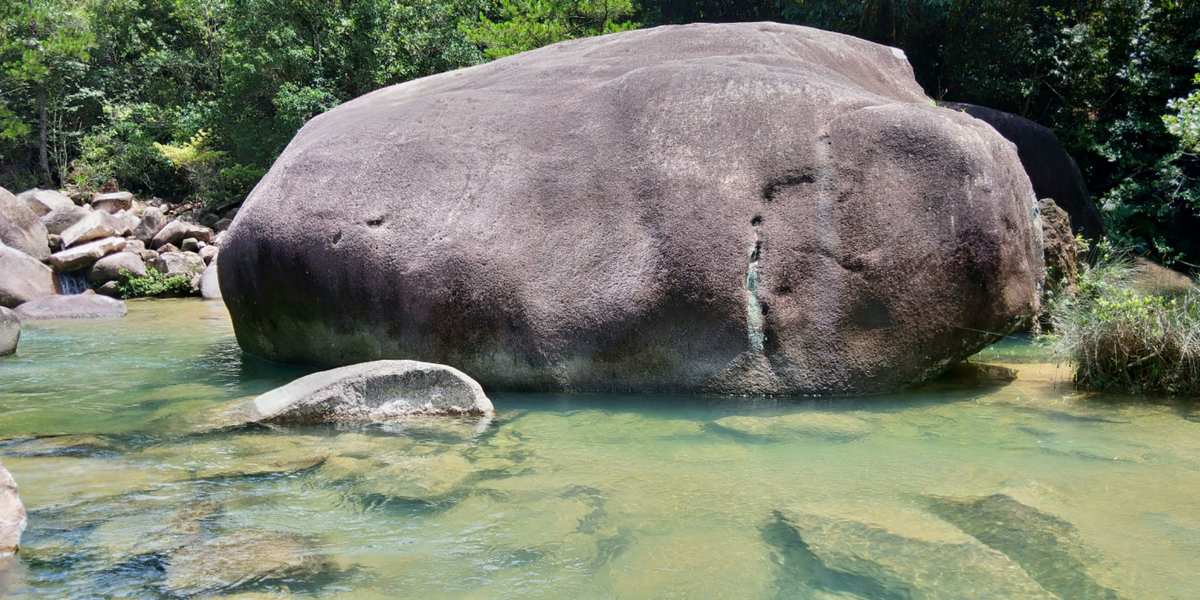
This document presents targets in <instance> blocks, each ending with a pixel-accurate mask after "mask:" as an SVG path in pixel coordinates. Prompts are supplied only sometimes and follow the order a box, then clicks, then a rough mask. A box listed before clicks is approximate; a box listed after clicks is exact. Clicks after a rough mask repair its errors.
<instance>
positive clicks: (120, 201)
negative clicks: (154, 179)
mask: <svg viewBox="0 0 1200 600" xmlns="http://www.w3.org/2000/svg"><path fill="white" fill-rule="evenodd" d="M132 207H133V194H131V193H129V192H108V193H105V194H96V195H95V196H92V208H94V209H96V210H102V211H104V212H109V213H115V212H117V211H119V210H128V209H130V208H132Z"/></svg>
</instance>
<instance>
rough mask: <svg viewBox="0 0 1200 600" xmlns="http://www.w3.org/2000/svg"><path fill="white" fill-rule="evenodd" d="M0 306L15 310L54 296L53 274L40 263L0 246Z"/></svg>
mask: <svg viewBox="0 0 1200 600" xmlns="http://www.w3.org/2000/svg"><path fill="white" fill-rule="evenodd" d="M0 274H3V276H2V277H0V306H5V307H8V308H16V307H17V306H19V305H21V304H23V303H25V302H29V301H30V300H33V299H35V298H40V297H42V296H49V295H51V294H53V293H54V271H52V270H50V267H47V266H46V265H44V264H42V261H40V260H38V259H36V258H34V257H32V256H30V255H28V254H25V253H24V252H21V251H20V250H17V249H16V248H9V247H8V246H6V245H4V244H3V243H0Z"/></svg>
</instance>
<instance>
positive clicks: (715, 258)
mask: <svg viewBox="0 0 1200 600" xmlns="http://www.w3.org/2000/svg"><path fill="white" fill-rule="evenodd" d="M401 131H402V133H400V132H401ZM497 148H503V149H504V150H503V152H497V151H496V149H497ZM331 198H337V199H338V200H339V201H338V203H337V206H336V207H332V206H331V204H330V199H331ZM1035 202H1036V199H1035V198H1034V195H1033V189H1032V187H1031V185H1030V183H1029V178H1028V177H1027V176H1026V174H1025V171H1024V169H1023V168H1022V167H1021V163H1020V160H1019V158H1018V156H1017V152H1016V149H1015V148H1014V146H1013V145H1012V144H1011V143H1010V142H1008V141H1007V140H1005V139H1004V138H1003V137H1001V136H1000V135H999V134H997V133H996V131H995V130H994V129H992V127H991V126H989V125H988V124H986V123H984V122H982V121H980V120H978V119H975V118H972V117H971V116H969V115H966V114H963V113H961V112H957V111H953V110H948V109H943V108H938V107H937V106H935V105H934V103H933V101H931V100H930V99H929V98H928V97H926V96H925V95H924V93H923V92H922V90H921V88H920V86H919V85H918V84H917V82H916V81H915V80H914V79H913V75H912V68H911V67H910V66H909V64H908V62H907V61H906V60H905V59H904V58H903V54H902V53H900V52H899V51H898V50H895V49H893V48H888V47H886V46H880V45H877V44H872V43H869V42H866V41H863V40H858V39H855V38H852V37H849V36H845V35H840V34H835V33H829V32H825V31H819V30H815V29H809V28H805V27H796V26H790V25H779V24H772V23H738V24H720V25H710V24H697V25H687V26H671V27H659V28H654V29H645V30H638V31H631V32H623V33H618V34H614V35H608V36H601V37H596V38H589V39H583V40H572V41H569V42H563V43H559V44H555V45H552V46H548V47H546V48H542V49H539V50H534V51H532V52H527V53H524V54H520V55H517V56H513V57H508V58H505V59H502V60H498V61H495V62H492V63H487V64H484V65H480V66H477V67H472V68H469V69H464V70H461V71H456V72H452V73H444V74H441V75H436V76H433V77H428V78H424V79H420V80H416V81H411V82H408V83H403V84H400V85H395V86H391V87H388V88H384V89H382V90H378V91H375V92H372V93H371V94H368V95H366V96H363V97H361V98H358V99H355V100H352V101H350V102H347V103H345V104H343V105H341V106H339V107H337V108H335V109H333V110H331V111H329V112H327V113H325V114H322V115H320V116H317V117H316V118H314V119H312V120H310V121H309V122H308V123H307V124H306V125H305V126H304V127H303V128H302V129H301V131H300V132H299V133H298V134H297V135H296V137H295V139H293V140H292V142H291V144H290V145H289V146H288V147H287V149H286V150H285V151H284V152H283V154H282V155H281V156H280V158H279V159H278V160H277V161H276V163H275V165H274V166H273V167H272V169H271V171H270V172H269V173H268V174H267V175H266V177H265V178H264V179H263V180H262V181H261V182H260V183H259V185H258V186H257V187H256V188H255V190H254V191H253V192H252V193H251V195H250V197H249V198H248V199H247V200H246V202H245V203H244V204H243V205H242V208H241V210H240V212H239V213H238V216H237V218H236V219H235V221H234V225H233V227H232V228H231V229H230V230H229V232H228V234H229V238H228V240H227V242H226V245H227V247H228V248H227V250H228V251H227V252H225V251H223V254H225V256H223V257H222V258H221V260H220V261H219V270H220V286H221V291H222V295H223V299H224V301H225V303H226V305H227V306H228V307H229V310H230V313H231V315H232V317H233V323H234V326H235V329H236V332H237V337H238V340H239V342H240V343H241V345H242V347H243V348H244V349H245V350H247V351H249V352H252V353H255V354H258V355H262V356H266V357H270V358H273V359H276V360H282V361H292V362H305V363H316V364H322V365H334V364H346V363H354V362H362V361H368V360H373V359H377V358H387V357H395V358H401V357H402V358H411V359H417V360H422V361H428V362H436V363H444V364H452V365H455V366H456V367H458V368H460V369H462V370H463V371H466V372H468V373H471V374H472V375H473V376H475V377H476V378H477V379H478V380H479V381H480V382H481V383H482V384H484V385H485V386H491V387H493V388H519V389H578V390H663V389H672V390H684V391H713V392H721V393H734V394H803V393H861V392H880V391H885V390H893V389H896V388H899V387H902V386H905V385H908V384H911V383H914V382H917V381H921V380H924V379H926V378H929V377H931V376H933V375H936V374H937V373H938V372H940V371H942V370H943V369H944V368H945V367H946V366H948V365H950V364H953V363H955V362H957V361H959V360H962V359H964V358H965V357H967V356H969V355H971V354H973V353H975V352H976V351H978V350H979V349H980V348H982V347H983V346H985V345H987V344H988V343H990V342H992V341H994V340H995V339H997V337H998V336H999V335H1002V334H1004V333H1006V332H1009V331H1011V330H1013V329H1014V328H1015V327H1017V326H1019V325H1021V324H1023V323H1024V322H1025V321H1026V320H1027V319H1028V318H1029V317H1031V316H1033V315H1034V314H1035V313H1036V312H1037V307H1038V303H1039V297H1038V290H1039V287H1040V278H1041V276H1042V259H1041V256H1042V248H1041V245H1040V231H1039V225H1038V224H1037V222H1036V218H1035V217H1036V204H1035ZM160 235H161V233H160Z"/></svg>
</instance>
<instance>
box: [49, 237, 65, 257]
mask: <svg viewBox="0 0 1200 600" xmlns="http://www.w3.org/2000/svg"><path fill="white" fill-rule="evenodd" d="M46 242H48V243H49V244H50V253H51V254H53V253H55V252H58V251H59V250H62V236H61V235H58V234H57V233H52V234H50V235H48V236H46Z"/></svg>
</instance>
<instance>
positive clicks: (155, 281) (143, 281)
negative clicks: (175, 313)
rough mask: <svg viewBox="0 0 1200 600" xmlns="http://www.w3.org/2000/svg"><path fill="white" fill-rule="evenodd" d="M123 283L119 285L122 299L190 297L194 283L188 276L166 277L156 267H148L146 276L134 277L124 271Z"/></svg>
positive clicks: (122, 272) (122, 273)
mask: <svg viewBox="0 0 1200 600" xmlns="http://www.w3.org/2000/svg"><path fill="white" fill-rule="evenodd" d="M121 275H122V281H121V282H120V283H119V284H118V285H117V290H118V291H119V292H121V297H122V298H148V297H151V298H164V297H173V296H190V295H191V294H192V281H191V279H189V278H188V277H187V276H186V275H179V274H175V275H166V274H164V273H160V272H158V270H157V269H155V268H154V267H147V268H146V274H145V275H134V274H132V273H130V272H129V271H125V270H122V271H121Z"/></svg>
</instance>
